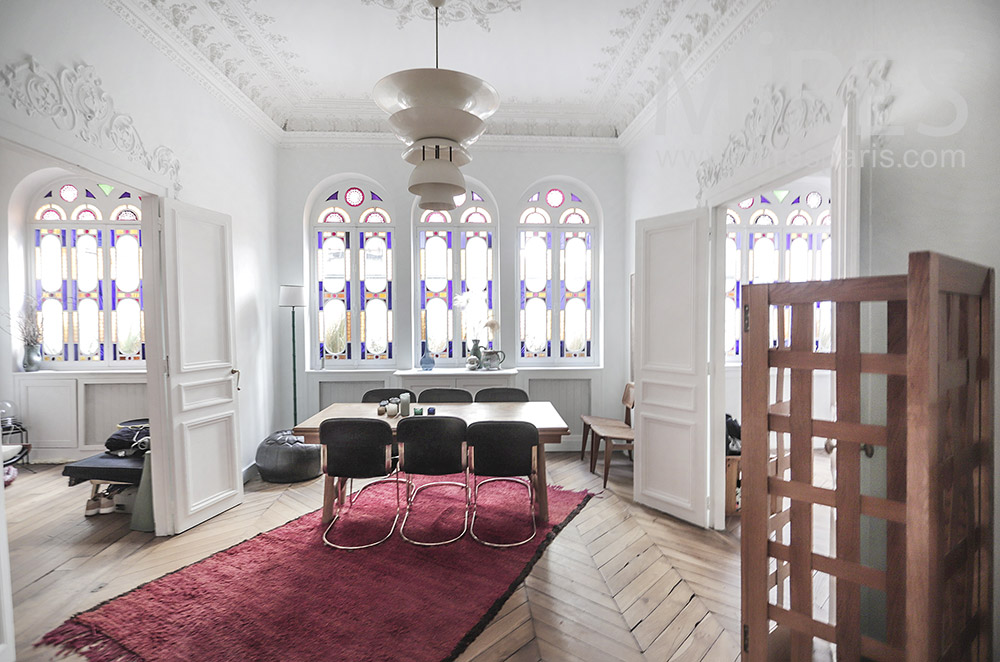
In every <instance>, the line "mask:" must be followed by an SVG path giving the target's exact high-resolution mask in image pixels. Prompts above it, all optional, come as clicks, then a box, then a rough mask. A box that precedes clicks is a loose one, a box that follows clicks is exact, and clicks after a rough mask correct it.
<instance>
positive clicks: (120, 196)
mask: <svg viewBox="0 0 1000 662" xmlns="http://www.w3.org/2000/svg"><path fill="white" fill-rule="evenodd" d="M131 197H132V194H131V193H129V192H128V191H125V192H124V193H122V194H121V195H119V196H118V199H119V200H121V199H122V198H131Z"/></svg>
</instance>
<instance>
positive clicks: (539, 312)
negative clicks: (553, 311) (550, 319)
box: [524, 298, 548, 354]
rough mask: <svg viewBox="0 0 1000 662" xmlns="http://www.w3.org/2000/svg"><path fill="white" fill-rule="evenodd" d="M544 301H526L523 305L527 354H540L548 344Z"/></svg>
mask: <svg viewBox="0 0 1000 662" xmlns="http://www.w3.org/2000/svg"><path fill="white" fill-rule="evenodd" d="M545 313H546V308H545V301H544V300H542V299H534V298H533V299H528V301H527V303H525V304H524V346H525V349H527V350H528V351H529V352H532V353H534V354H541V353H543V352H545V350H546V347H547V343H548V333H547V324H546V321H547V320H546V317H547V316H546V314H545Z"/></svg>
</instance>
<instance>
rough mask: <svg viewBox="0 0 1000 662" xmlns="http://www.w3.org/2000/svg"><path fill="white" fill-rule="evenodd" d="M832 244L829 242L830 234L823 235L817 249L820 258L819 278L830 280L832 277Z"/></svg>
mask: <svg viewBox="0 0 1000 662" xmlns="http://www.w3.org/2000/svg"><path fill="white" fill-rule="evenodd" d="M832 248H833V247H832V244H831V242H830V235H828V234H825V235H823V243H822V244H821V247H820V250H819V259H820V269H819V277H820V279H821V280H830V279H831V278H833V254H832Z"/></svg>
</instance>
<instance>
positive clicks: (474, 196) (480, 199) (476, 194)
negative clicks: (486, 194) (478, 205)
mask: <svg viewBox="0 0 1000 662" xmlns="http://www.w3.org/2000/svg"><path fill="white" fill-rule="evenodd" d="M472 199H473V200H475V201H476V202H482V201H483V197H482V196H481V195H479V194H478V193H476V192H475V191H473V192H472Z"/></svg>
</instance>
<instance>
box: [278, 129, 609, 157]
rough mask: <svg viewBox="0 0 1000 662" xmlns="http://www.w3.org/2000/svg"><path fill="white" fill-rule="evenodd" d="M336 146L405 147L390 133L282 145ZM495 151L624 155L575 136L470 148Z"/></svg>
mask: <svg viewBox="0 0 1000 662" xmlns="http://www.w3.org/2000/svg"><path fill="white" fill-rule="evenodd" d="M333 145H340V146H343V145H358V146H369V147H387V146H388V147H398V148H399V149H400V150H401V151H402V149H403V144H402V143H401V142H400V141H399V140H398V139H397V138H396V137H395V136H393V135H392V134H390V133H371V132H370V133H360V132H337V131H310V132H308V133H306V132H289V133H286V134H285V136H284V138H283V139H282V141H281V144H280V147H281V149H287V150H294V149H307V148H323V147H330V146H333ZM470 149H471V150H472V151H473V152H474V151H475V150H477V149H488V150H491V151H501V152H506V151H518V152H524V151H559V152H603V153H608V154H622V153H623V150H622V147H621V144H620V142H619V140H618V139H617V138H581V137H575V136H511V135H490V134H487V135H484V136H483V137H482V138H480V139H479V140H477V141H476V142H475V143H474V144H473V146H472V147H471V148H470Z"/></svg>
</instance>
